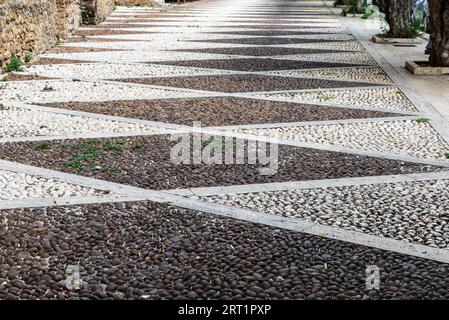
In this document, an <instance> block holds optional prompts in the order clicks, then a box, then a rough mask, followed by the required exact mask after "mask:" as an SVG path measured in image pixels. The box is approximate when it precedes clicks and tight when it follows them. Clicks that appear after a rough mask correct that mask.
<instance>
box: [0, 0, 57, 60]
mask: <svg viewBox="0 0 449 320" xmlns="http://www.w3.org/2000/svg"><path fill="white" fill-rule="evenodd" d="M56 11H57V10H56V2H55V1H54V0H6V1H2V2H0V66H1V67H2V68H4V67H5V66H6V64H7V63H8V61H9V59H10V57H11V55H12V54H15V55H17V56H19V57H23V55H24V54H25V52H27V51H28V52H33V53H38V52H42V51H44V50H46V49H48V48H50V47H51V46H52V45H53V44H54V43H55V42H56V41H57V37H58V32H59V30H58V23H57V16H56V14H55V13H56Z"/></svg>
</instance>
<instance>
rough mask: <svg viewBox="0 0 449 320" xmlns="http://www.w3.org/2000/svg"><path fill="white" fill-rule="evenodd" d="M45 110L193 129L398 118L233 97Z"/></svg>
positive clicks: (73, 104) (64, 105)
mask: <svg viewBox="0 0 449 320" xmlns="http://www.w3.org/2000/svg"><path fill="white" fill-rule="evenodd" d="M46 106H49V107H54V108H63V109H70V110H78V111H85V112H93V113H101V114H107V115H113V116H119V117H127V118H138V119H145V120H152V121H160V122H168V123H176V124H183V125H189V126H191V125H192V124H193V122H194V121H201V123H202V125H203V126H224V125H239V124H258V123H279V122H296V121H318V120H334V119H354V118H377V117H389V116H397V114H392V113H386V112H377V111H365V110H356V109H345V108H335V107H325V106H316V105H307V104H296V103H289V102H278V101H266V100H256V99H242V98H234V97H212V98H189V99H163V100H134V101H107V102H80V103H78V102H70V103H52V104H47V105H46Z"/></svg>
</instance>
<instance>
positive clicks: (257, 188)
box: [162, 171, 449, 197]
mask: <svg viewBox="0 0 449 320" xmlns="http://www.w3.org/2000/svg"><path fill="white" fill-rule="evenodd" d="M441 179H449V171H442V172H431V173H410V174H397V175H384V176H367V177H355V178H339V179H319V180H304V181H289V182H273V183H259V184H248V185H234V186H220V187H200V188H188V189H170V190H163V191H162V192H165V193H169V194H176V195H180V196H198V197H209V196H220V195H227V194H229V195H231V194H243V193H257V192H273V191H289V190H302V189H319V188H332V187H346V186H360V185H376V184H387V183H403V182H417V181H429V180H441Z"/></svg>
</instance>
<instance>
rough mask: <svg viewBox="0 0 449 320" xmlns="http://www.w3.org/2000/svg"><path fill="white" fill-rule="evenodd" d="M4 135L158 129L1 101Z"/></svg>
mask: <svg viewBox="0 0 449 320" xmlns="http://www.w3.org/2000/svg"><path fill="white" fill-rule="evenodd" d="M0 123H1V124H2V125H1V126H0V138H11V137H30V136H65V135H80V134H86V133H94V132H95V133H113V132H147V133H150V132H156V131H157V130H158V129H157V128H155V127H151V126H148V125H143V124H135V123H126V122H120V121H113V120H107V119H99V118H92V117H81V116H72V115H67V114H59V113H54V112H45V111H42V110H33V109H32V108H30V109H27V108H15V107H9V106H4V105H0Z"/></svg>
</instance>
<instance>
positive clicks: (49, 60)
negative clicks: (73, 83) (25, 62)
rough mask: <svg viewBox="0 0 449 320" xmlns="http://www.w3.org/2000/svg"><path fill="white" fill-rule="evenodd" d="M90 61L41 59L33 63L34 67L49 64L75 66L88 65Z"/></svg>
mask: <svg viewBox="0 0 449 320" xmlns="http://www.w3.org/2000/svg"><path fill="white" fill-rule="evenodd" d="M88 62H89V61H82V60H72V59H60V58H58V57H56V58H46V57H39V58H38V59H37V60H36V61H33V65H47V64H73V63H88Z"/></svg>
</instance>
